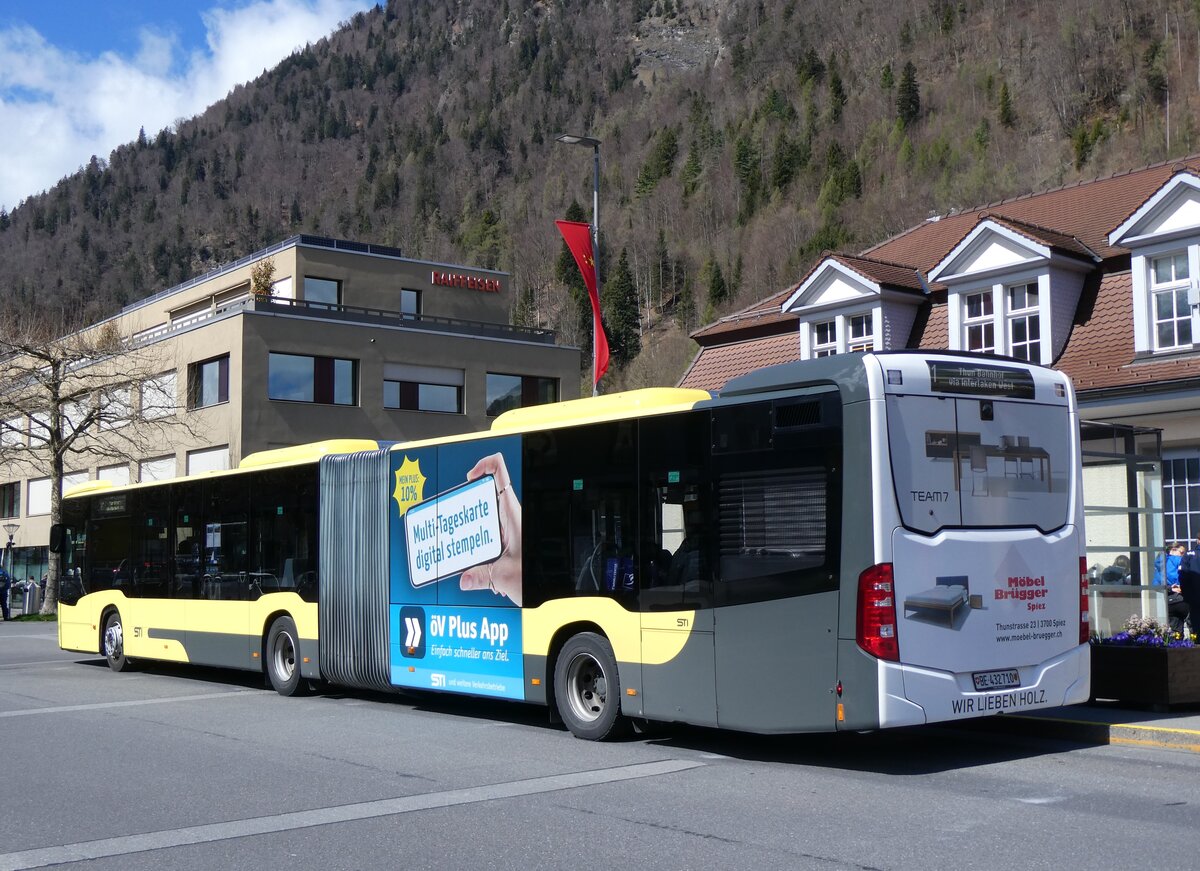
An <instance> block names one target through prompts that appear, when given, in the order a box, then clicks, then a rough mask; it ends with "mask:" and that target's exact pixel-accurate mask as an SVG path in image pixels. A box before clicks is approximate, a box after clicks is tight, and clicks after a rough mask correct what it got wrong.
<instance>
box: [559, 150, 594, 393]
mask: <svg viewBox="0 0 1200 871" xmlns="http://www.w3.org/2000/svg"><path fill="white" fill-rule="evenodd" d="M554 139H555V141H557V142H564V143H566V144H567V145H582V146H584V147H590V148H591V149H592V257H593V258H594V260H595V263H594V264H593V266H592V268H593V269H594V270H595V272H596V297H597V298H599V296H600V140H599V139H593V138H592V137H591V136H578V135H576V134H574V133H559V134H558V135H557V136H555V137H554ZM597 341H598V339H597V336H596V331H595V330H594V329H593V330H592V367H593V368H592V371H593V372H594V371H596V370H595V365H596V343H597ZM599 392H600V385H599V384H598V383H597V382H595V381H593V382H592V396H596V395H597V394H598V393H599Z"/></svg>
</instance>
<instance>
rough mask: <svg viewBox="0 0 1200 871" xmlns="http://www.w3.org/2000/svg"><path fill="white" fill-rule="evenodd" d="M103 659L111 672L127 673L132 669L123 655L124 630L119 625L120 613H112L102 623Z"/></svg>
mask: <svg viewBox="0 0 1200 871" xmlns="http://www.w3.org/2000/svg"><path fill="white" fill-rule="evenodd" d="M104 658H105V659H107V660H108V667H109V668H111V669H112V670H113V671H128V670H129V669H130V668H132V667H133V663H132V662H130V660H129V657H128V656H126V655H125V630H124V628H123V627H122V625H121V612H120V611H113V612H112V613H111V614H109V615H108V619H107V620H105V621H104Z"/></svg>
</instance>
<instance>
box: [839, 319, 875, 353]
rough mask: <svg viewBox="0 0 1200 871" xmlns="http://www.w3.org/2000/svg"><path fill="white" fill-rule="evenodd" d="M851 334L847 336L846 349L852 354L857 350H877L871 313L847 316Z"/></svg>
mask: <svg viewBox="0 0 1200 871" xmlns="http://www.w3.org/2000/svg"><path fill="white" fill-rule="evenodd" d="M847 324H848V325H849V329H850V335H849V336H847V337H846V350H847V351H849V352H850V353H851V354H853V353H855V352H856V351H873V350H875V330H874V327H873V325H872V318H871V315H869V314H865V315H854V316H853V317H850V318H847Z"/></svg>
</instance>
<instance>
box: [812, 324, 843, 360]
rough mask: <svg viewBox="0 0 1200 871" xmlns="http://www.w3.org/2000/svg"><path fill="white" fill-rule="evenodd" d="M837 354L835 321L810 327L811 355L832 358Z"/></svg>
mask: <svg viewBox="0 0 1200 871" xmlns="http://www.w3.org/2000/svg"><path fill="white" fill-rule="evenodd" d="M836 353H837V321H825V322H824V323H820V324H813V325H812V355H813V356H814V357H832V356H833V355H834V354H836Z"/></svg>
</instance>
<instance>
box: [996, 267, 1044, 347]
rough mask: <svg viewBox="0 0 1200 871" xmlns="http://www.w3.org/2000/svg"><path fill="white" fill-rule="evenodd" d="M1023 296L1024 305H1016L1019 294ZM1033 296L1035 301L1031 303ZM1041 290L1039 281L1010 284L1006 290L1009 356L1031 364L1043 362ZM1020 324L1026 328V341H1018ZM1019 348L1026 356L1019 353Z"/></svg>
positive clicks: (1005, 302) (1005, 303)
mask: <svg viewBox="0 0 1200 871" xmlns="http://www.w3.org/2000/svg"><path fill="white" fill-rule="evenodd" d="M1018 293H1019V294H1020V295H1021V302H1023V305H1019V306H1018V305H1015V304H1014V303H1015V302H1016V301H1017V299H1016V297H1017V294H1018ZM1031 296H1032V298H1033V300H1032V302H1031V301H1030V297H1031ZM1040 299H1041V297H1040V288H1039V286H1038V281H1037V280H1036V279H1034V280H1033V281H1023V282H1020V283H1017V284H1010V285H1007V286H1005V288H1004V305H1005V309H1006V312H1005V318H1006V321H1007V328H1008V337H1007V338H1008V353H1009V356H1012V357H1017V358H1019V359H1022V360H1027V361H1029V362H1030V363H1041V362H1042V320H1041V307H1040ZM1019 324H1024V326H1025V339H1024V340H1022V341H1018V340H1017V338H1016V328H1017V326H1018V325H1019ZM1018 348H1020V349H1021V350H1022V351H1024V353H1025V356H1023V357H1022V356H1021V354H1018V353H1017V350H1018Z"/></svg>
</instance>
